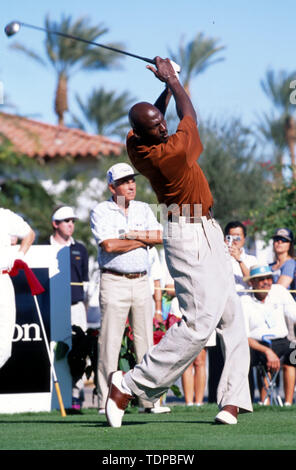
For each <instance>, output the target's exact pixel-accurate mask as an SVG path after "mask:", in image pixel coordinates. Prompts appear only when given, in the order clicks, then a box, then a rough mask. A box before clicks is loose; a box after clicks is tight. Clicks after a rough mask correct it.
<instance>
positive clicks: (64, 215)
mask: <svg viewBox="0 0 296 470" xmlns="http://www.w3.org/2000/svg"><path fill="white" fill-rule="evenodd" d="M65 219H77V216H76V215H75V214H74V211H73V209H72V207H69V206H63V207H60V208H59V209H57V210H56V211H55V212H54V214H53V216H52V220H57V221H59V220H65Z"/></svg>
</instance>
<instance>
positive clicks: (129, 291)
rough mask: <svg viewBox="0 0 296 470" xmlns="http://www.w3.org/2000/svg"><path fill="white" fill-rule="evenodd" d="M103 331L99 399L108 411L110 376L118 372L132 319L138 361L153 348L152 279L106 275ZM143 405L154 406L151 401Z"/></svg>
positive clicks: (102, 291) (102, 292) (102, 289)
mask: <svg viewBox="0 0 296 470" xmlns="http://www.w3.org/2000/svg"><path fill="white" fill-rule="evenodd" d="M100 306H101V315H102V317H101V329H100V335H99V365H98V399H99V408H104V407H105V403H106V400H107V396H108V383H107V382H108V376H109V374H110V373H111V372H113V371H115V370H117V367H118V358H119V353H120V348H121V341H122V338H123V333H124V330H125V325H126V320H127V318H128V316H129V314H130V316H129V320H130V324H131V327H132V329H133V334H134V347H135V353H136V359H137V362H140V361H141V360H142V358H143V356H144V354H145V353H146V352H147V351H148V349H149V348H150V347H151V346H152V345H153V322H152V293H151V290H150V285H149V281H148V276H143V277H140V278H136V279H128V278H125V277H122V276H116V275H114V274H108V273H103V274H102V277H101V283H100ZM140 405H141V406H144V407H146V408H149V407H152V403H151V402H150V401H147V400H145V399H144V400H140Z"/></svg>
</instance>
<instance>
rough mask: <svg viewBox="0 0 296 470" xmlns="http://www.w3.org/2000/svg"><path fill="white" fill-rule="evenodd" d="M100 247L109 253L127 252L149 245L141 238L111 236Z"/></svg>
mask: <svg viewBox="0 0 296 470" xmlns="http://www.w3.org/2000/svg"><path fill="white" fill-rule="evenodd" d="M100 247H101V248H102V249H103V250H104V251H106V252H107V253H127V252H128V251H132V250H135V249H136V248H146V247H147V245H146V244H145V243H143V242H141V241H139V240H125V239H120V238H109V239H108V240H104V241H103V242H102V243H101V244H100Z"/></svg>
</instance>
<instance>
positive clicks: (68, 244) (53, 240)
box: [49, 235, 75, 248]
mask: <svg viewBox="0 0 296 470" xmlns="http://www.w3.org/2000/svg"><path fill="white" fill-rule="evenodd" d="M49 241H50V244H51V245H54V246H59V247H60V248H62V247H63V246H71V245H74V243H75V241H74V238H72V237H70V238H69V240H68V241H67V243H65V245H62V244H61V243H59V242H57V241H56V239H55V238H54V237H53V235H50V239H49Z"/></svg>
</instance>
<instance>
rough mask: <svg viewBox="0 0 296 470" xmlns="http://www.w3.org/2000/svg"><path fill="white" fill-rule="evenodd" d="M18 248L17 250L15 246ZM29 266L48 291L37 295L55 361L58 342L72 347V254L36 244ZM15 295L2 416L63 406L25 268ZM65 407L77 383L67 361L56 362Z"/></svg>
mask: <svg viewBox="0 0 296 470" xmlns="http://www.w3.org/2000/svg"><path fill="white" fill-rule="evenodd" d="M16 249H17V248H16ZM25 261H26V263H27V264H28V266H29V267H30V269H31V270H32V271H33V273H34V274H35V276H36V277H37V279H38V281H39V282H40V284H41V285H42V286H43V288H44V289H45V291H44V292H43V293H41V294H38V295H37V296H36V298H37V300H38V305H39V309H40V312H41V316H42V322H43V326H44V329H45V332H46V336H47V340H48V343H49V344H50V349H51V352H52V358H53V357H54V348H55V345H56V343H57V342H58V341H63V342H64V343H66V344H68V346H69V348H70V347H71V335H72V330H71V311H70V308H71V286H70V282H71V281H70V254H69V248H67V247H65V248H63V249H62V250H60V251H59V252H58V253H57V252H56V250H55V249H54V248H53V247H51V246H48V245H46V246H32V247H31V248H30V250H29V252H28V253H27V255H26V260H25ZM11 279H12V282H13V285H14V289H15V294H16V324H15V329H14V336H13V343H12V355H11V357H10V359H9V360H8V361H7V362H6V364H5V365H4V366H3V367H2V368H1V369H0V413H16V412H26V411H50V410H51V409H54V408H57V409H58V408H59V404H58V400H57V397H56V393H55V390H54V387H53V380H52V370H51V366H50V361H49V357H48V353H47V349H46V344H45V341H44V337H43V330H42V328H41V325H40V320H39V317H38V312H37V309H36V305H35V302H34V297H33V295H32V293H31V290H30V287H29V284H28V281H27V279H26V276H25V273H24V271H23V270H20V271H19V274H18V275H17V276H14V277H12V278H11ZM54 367H55V371H56V374H57V376H58V380H59V384H60V389H61V394H62V397H63V403H64V406H65V407H70V406H71V398H72V381H71V375H70V371H69V367H68V363H67V359H66V357H65V358H63V359H61V360H59V361H55V362H54Z"/></svg>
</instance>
